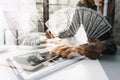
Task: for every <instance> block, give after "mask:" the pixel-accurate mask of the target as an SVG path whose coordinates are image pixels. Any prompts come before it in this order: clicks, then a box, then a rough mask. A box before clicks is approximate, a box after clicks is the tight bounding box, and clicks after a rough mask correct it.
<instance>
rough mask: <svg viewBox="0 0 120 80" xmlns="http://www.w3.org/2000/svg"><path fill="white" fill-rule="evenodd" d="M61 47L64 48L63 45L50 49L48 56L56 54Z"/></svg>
mask: <svg viewBox="0 0 120 80" xmlns="http://www.w3.org/2000/svg"><path fill="white" fill-rule="evenodd" d="M63 46H65V45H62V46H58V47H56V48H54V49H52V50H51V51H50V52H49V54H53V53H57V51H59V49H60V48H61V47H63Z"/></svg>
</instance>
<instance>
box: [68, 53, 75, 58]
mask: <svg viewBox="0 0 120 80" xmlns="http://www.w3.org/2000/svg"><path fill="white" fill-rule="evenodd" d="M74 57H75V56H73V55H72V54H69V55H67V59H72V58H74Z"/></svg>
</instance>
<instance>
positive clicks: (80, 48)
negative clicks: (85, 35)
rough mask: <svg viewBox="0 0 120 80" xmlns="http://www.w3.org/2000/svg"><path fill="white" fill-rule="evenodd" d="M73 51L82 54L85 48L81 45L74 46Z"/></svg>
mask: <svg viewBox="0 0 120 80" xmlns="http://www.w3.org/2000/svg"><path fill="white" fill-rule="evenodd" d="M75 51H76V52H78V53H79V54H80V55H84V53H85V49H84V48H83V47H82V46H78V47H75Z"/></svg>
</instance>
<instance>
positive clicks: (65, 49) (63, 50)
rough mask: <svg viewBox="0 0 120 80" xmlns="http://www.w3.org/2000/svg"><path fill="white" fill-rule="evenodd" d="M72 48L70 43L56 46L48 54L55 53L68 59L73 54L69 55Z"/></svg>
mask: <svg viewBox="0 0 120 80" xmlns="http://www.w3.org/2000/svg"><path fill="white" fill-rule="evenodd" d="M72 49H73V47H72V46H71V45H62V46H58V47H56V48H54V49H53V50H51V51H50V55H52V54H57V55H58V56H60V57H63V58H68V59H70V58H73V56H72V55H70V53H71V52H72V51H73V50H72Z"/></svg>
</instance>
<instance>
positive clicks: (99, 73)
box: [0, 49, 120, 80]
mask: <svg viewBox="0 0 120 80" xmlns="http://www.w3.org/2000/svg"><path fill="white" fill-rule="evenodd" d="M17 51H18V50H17V49H13V50H12V51H7V52H4V53H0V71H1V72H2V73H0V79H2V80H18V79H17V78H16V77H15V75H14V74H13V72H12V71H11V70H10V68H9V67H8V66H6V65H8V64H7V63H6V58H7V57H8V56H9V57H10V56H11V55H12V54H14V53H16V52H17ZM20 51H21V50H20ZM25 51H27V50H25ZM119 66H120V55H115V56H113V55H104V56H103V57H102V58H101V59H100V60H90V59H84V60H82V61H79V62H77V63H75V64H73V65H70V66H68V67H66V68H64V69H61V70H59V71H57V72H55V73H52V74H51V75H48V76H46V77H44V78H42V79H39V80H80V79H81V80H119V79H120V76H119V74H120V68H119Z"/></svg>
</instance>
